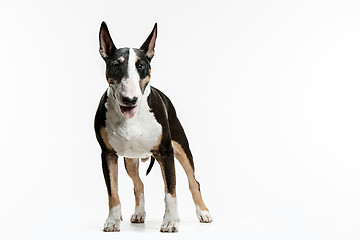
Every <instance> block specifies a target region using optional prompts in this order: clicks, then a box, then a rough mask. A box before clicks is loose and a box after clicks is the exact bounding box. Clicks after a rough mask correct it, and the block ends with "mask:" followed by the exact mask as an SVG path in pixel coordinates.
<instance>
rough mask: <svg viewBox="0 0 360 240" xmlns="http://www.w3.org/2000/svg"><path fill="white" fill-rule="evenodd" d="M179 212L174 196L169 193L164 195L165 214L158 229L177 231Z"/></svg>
mask: <svg viewBox="0 0 360 240" xmlns="http://www.w3.org/2000/svg"><path fill="white" fill-rule="evenodd" d="M179 222H180V219H179V214H178V211H177V200H176V197H172V196H171V194H170V193H168V194H166V195H165V215H164V219H163V223H162V224H161V227H160V230H161V231H162V232H177V231H178V228H179Z"/></svg>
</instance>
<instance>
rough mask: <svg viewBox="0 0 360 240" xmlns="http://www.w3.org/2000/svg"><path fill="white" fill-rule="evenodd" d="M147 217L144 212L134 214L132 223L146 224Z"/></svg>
mask: <svg viewBox="0 0 360 240" xmlns="http://www.w3.org/2000/svg"><path fill="white" fill-rule="evenodd" d="M145 216H146V214H145V212H143V213H134V214H133V215H132V216H131V218H130V222H132V223H144V221H145Z"/></svg>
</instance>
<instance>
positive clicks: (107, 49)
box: [99, 22, 116, 59]
mask: <svg viewBox="0 0 360 240" xmlns="http://www.w3.org/2000/svg"><path fill="white" fill-rule="evenodd" d="M99 40H100V49H99V52H100V54H101V56H102V57H103V58H104V59H106V58H108V57H109V56H110V55H111V54H112V53H113V52H114V51H115V50H116V47H115V45H114V43H113V41H112V39H111V37H110V33H109V29H108V27H107V26H106V23H105V22H102V23H101V27H100V32H99Z"/></svg>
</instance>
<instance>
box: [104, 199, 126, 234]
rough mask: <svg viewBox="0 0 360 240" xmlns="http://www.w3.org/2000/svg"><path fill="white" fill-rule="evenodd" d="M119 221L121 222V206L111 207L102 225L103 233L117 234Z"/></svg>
mask: <svg viewBox="0 0 360 240" xmlns="http://www.w3.org/2000/svg"><path fill="white" fill-rule="evenodd" d="M120 221H122V214H121V206H120V205H118V206H116V207H113V208H112V209H111V210H110V211H109V216H108V218H107V219H106V221H105V224H104V232H119V231H120Z"/></svg>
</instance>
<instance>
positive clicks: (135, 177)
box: [125, 158, 144, 207]
mask: <svg viewBox="0 0 360 240" xmlns="http://www.w3.org/2000/svg"><path fill="white" fill-rule="evenodd" d="M125 168H126V171H127V173H128V175H129V177H130V178H131V179H132V181H133V183H134V194H135V206H136V207H137V206H139V204H140V195H141V193H142V194H143V195H144V185H143V183H142V181H141V179H140V176H139V159H132V158H125Z"/></svg>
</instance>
